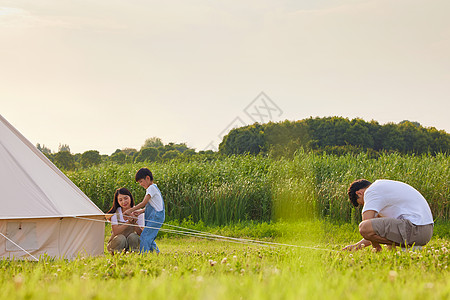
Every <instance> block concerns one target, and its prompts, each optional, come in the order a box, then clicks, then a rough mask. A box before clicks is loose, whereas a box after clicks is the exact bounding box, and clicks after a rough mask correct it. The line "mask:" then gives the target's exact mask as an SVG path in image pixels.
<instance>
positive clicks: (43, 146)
mask: <svg viewBox="0 0 450 300" xmlns="http://www.w3.org/2000/svg"><path fill="white" fill-rule="evenodd" d="M36 148H38V150H39V151H41V152H42V153H44V154H52V150H50V148H47V147H46V146H45V145H42V146H41V145H40V144H39V143H37V145H36Z"/></svg>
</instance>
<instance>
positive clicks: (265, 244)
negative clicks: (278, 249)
mask: <svg viewBox="0 0 450 300" xmlns="http://www.w3.org/2000/svg"><path fill="white" fill-rule="evenodd" d="M74 218H77V219H83V220H90V221H96V222H104V223H110V222H109V221H107V220H98V219H91V218H86V217H78V216H74ZM150 222H153V223H157V224H161V225H165V226H170V227H175V228H179V229H182V230H174V229H166V228H157V227H151V226H139V225H137V224H124V225H128V226H135V227H141V228H142V227H144V228H150V229H159V230H161V231H163V232H167V233H173V234H179V235H184V236H191V237H197V238H203V239H211V240H217V241H225V242H230V243H237V244H247V245H260V246H263V247H270V246H286V247H295V248H303V249H311V250H321V251H333V252H336V251H337V250H334V249H325V248H317V247H308V246H300V245H292V244H284V243H275V242H267V241H259V240H252V239H243V238H234V237H228V236H223V235H217V234H212V233H209V232H203V231H199V230H195V229H190V228H184V227H181V226H176V225H171V224H166V223H160V222H156V221H153V220H150Z"/></svg>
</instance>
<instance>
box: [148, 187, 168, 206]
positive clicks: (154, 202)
mask: <svg viewBox="0 0 450 300" xmlns="http://www.w3.org/2000/svg"><path fill="white" fill-rule="evenodd" d="M145 195H150V197H151V198H150V201H149V203H150V205H151V206H152V207H153V208H154V209H155V210H156V211H162V210H163V209H164V205H163V198H162V195H161V193H160V192H159V189H158V188H157V186H156V184H155V183H153V184H151V185H150V186H149V187H148V188H147V190H146V193H145Z"/></svg>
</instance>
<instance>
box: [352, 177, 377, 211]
mask: <svg viewBox="0 0 450 300" xmlns="http://www.w3.org/2000/svg"><path fill="white" fill-rule="evenodd" d="M371 184H372V182H370V181H368V180H365V179H358V180H355V181H353V182H352V183H351V184H350V187H349V188H348V191H347V194H348V198H349V199H350V202H352V204H353V206H354V207H358V205H359V203H358V201H357V200H358V195H356V191H359V190H360V189H364V188H366V187H368V186H369V185H371Z"/></svg>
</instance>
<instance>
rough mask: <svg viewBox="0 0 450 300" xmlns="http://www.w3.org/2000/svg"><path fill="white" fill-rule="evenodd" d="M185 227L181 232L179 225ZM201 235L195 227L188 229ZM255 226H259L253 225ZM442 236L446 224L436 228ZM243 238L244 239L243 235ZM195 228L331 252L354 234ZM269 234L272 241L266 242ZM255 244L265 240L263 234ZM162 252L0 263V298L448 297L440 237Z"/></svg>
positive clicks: (284, 227) (299, 228) (325, 226)
mask: <svg viewBox="0 0 450 300" xmlns="http://www.w3.org/2000/svg"><path fill="white" fill-rule="evenodd" d="M185 225H186V224H185ZM191 225H192V226H193V227H195V226H197V228H201V227H202V226H204V225H202V224H200V225H198V224H191ZM258 226H259V227H258ZM440 226H441V227H442V228H444V229H442V230H441V229H439V226H437V227H438V228H437V231H441V232H445V231H446V229H445V228H447V229H448V224H447V225H445V224H444V225H440ZM244 227H245V228H247V231H246V232H242V230H243V228H244ZM203 229H207V230H211V231H215V232H220V233H222V234H225V233H227V234H229V235H235V236H246V237H253V234H254V233H256V235H267V236H266V237H265V238H266V239H268V240H272V241H276V242H283V243H289V244H294V245H299V246H312V247H320V248H328V249H330V250H337V249H340V248H342V247H343V246H344V245H346V244H348V243H351V242H354V241H356V240H357V239H358V238H359V236H358V234H357V232H356V230H355V226H352V225H350V224H341V225H335V224H332V223H330V222H319V221H309V222H299V223H284V222H281V223H270V224H267V223H266V224H262V225H261V224H260V225H251V224H246V225H245V226H243V225H239V224H238V225H230V226H225V227H213V228H207V227H204V228H203ZM270 236H274V237H272V238H270ZM261 238H263V237H262V236H261ZM157 242H158V245H159V248H160V249H161V251H162V252H161V254H160V255H156V254H147V255H139V254H135V253H130V254H121V255H115V256H111V255H109V254H106V255H105V256H101V257H87V258H83V257H79V258H77V259H75V260H72V261H65V260H53V259H49V258H47V259H43V260H41V261H40V262H27V261H8V260H3V261H0V270H1V272H0V282H1V285H0V298H1V299H110V298H111V297H117V298H126V299H129V298H133V299H149V298H153V297H157V298H160V299H240V298H242V299H302V298H304V299H361V298H363V297H370V298H379V299H448V298H449V297H450V276H449V275H450V274H449V263H450V262H449V257H450V255H449V249H450V242H449V240H448V236H447V237H434V238H433V239H432V241H431V242H430V243H429V245H428V246H427V247H424V248H423V249H422V250H421V251H416V252H403V251H383V252H381V253H373V252H372V251H371V250H370V248H369V247H368V248H366V249H364V250H362V251H360V252H355V253H348V252H340V251H323V250H312V249H308V248H295V247H275V248H271V247H261V246H255V245H239V244H231V243H225V242H219V241H209V240H203V239H195V238H177V237H169V236H165V237H162V238H158V240H157Z"/></svg>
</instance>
